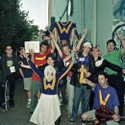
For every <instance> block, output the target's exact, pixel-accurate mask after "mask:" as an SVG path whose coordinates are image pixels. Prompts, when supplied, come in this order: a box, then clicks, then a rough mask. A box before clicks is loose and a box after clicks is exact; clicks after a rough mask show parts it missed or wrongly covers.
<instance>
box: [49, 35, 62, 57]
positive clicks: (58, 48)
mask: <svg viewBox="0 0 125 125" xmlns="http://www.w3.org/2000/svg"><path fill="white" fill-rule="evenodd" d="M51 39H52V40H51V41H52V43H53V46H55V47H56V49H57V51H58V53H59V56H60V57H62V56H63V54H62V51H61V49H60V47H59V45H58V44H57V40H56V38H55V36H54V35H53V33H51Z"/></svg>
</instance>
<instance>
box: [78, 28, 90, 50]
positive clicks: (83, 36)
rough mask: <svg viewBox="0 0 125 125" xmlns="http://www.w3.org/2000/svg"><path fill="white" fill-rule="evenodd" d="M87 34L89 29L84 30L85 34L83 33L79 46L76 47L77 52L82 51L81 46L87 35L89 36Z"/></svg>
mask: <svg viewBox="0 0 125 125" xmlns="http://www.w3.org/2000/svg"><path fill="white" fill-rule="evenodd" d="M87 32H88V30H87V28H85V29H84V33H83V35H82V37H81V39H80V40H79V42H78V44H77V46H76V50H77V51H78V50H79V49H80V46H81V44H82V42H83V40H84V39H85V37H86V35H87Z"/></svg>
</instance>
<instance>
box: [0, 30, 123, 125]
mask: <svg viewBox="0 0 125 125" xmlns="http://www.w3.org/2000/svg"><path fill="white" fill-rule="evenodd" d="M87 32H88V31H87V30H86V29H85V30H84V33H83V35H82V36H81V38H80V39H79V40H78V42H76V44H74V45H73V46H71V45H70V41H69V40H61V41H57V38H56V36H55V35H54V33H52V32H51V31H50V32H49V33H48V34H47V35H45V36H43V41H42V42H41V44H40V53H34V52H33V51H32V50H31V51H30V53H28V54H26V53H25V49H24V47H20V48H19V49H18V57H16V56H15V55H14V53H13V48H12V46H11V45H7V46H6V47H5V49H4V56H2V57H1V58H0V71H1V76H2V81H5V80H8V84H9V107H10V108H13V107H14V106H15V100H14V96H15V80H16V79H17V78H18V77H19V76H21V78H23V83H24V90H25V91H26V97H27V105H26V107H27V108H30V111H31V112H32V116H31V119H30V121H31V122H33V123H35V124H37V125H59V124H60V121H61V108H60V107H61V105H66V107H67V112H68V115H69V116H70V119H69V120H70V122H71V123H74V122H76V121H77V119H78V117H79V114H80V118H81V121H82V124H83V125H85V124H86V121H89V120H90V119H91V120H93V121H94V120H96V122H94V124H95V125H98V124H101V122H102V121H101V118H100V117H99V119H98V121H97V117H96V110H97V109H98V108H100V107H101V106H107V107H108V108H109V109H110V110H112V112H113V114H112V116H111V118H109V119H108V120H107V119H106V118H102V119H103V122H104V119H105V121H106V122H107V124H108V125H118V124H119V121H120V115H122V113H123V107H124V92H125V90H124V88H125V82H124V74H125V69H124V68H122V65H123V63H124V62H123V60H122V58H123V57H124V56H125V39H123V37H122V36H121V35H119V37H118V38H119V40H120V41H121V45H122V47H121V48H120V49H116V43H115V41H114V40H112V39H111V40H108V41H107V43H106V45H107V53H106V54H105V55H104V54H103V56H102V52H101V49H100V48H99V47H98V46H92V43H90V42H89V41H85V37H86V35H87ZM18 73H19V74H18ZM1 107H2V105H1ZM90 109H91V111H90ZM109 117H110V116H109Z"/></svg>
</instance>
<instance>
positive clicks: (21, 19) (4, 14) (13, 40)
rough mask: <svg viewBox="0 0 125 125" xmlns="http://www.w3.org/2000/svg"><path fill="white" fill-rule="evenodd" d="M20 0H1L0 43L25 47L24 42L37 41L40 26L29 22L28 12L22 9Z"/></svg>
mask: <svg viewBox="0 0 125 125" xmlns="http://www.w3.org/2000/svg"><path fill="white" fill-rule="evenodd" d="M20 6H21V1H20V0H1V3H0V42H1V44H2V45H3V44H6V43H9V44H13V45H15V46H17V45H23V43H24V41H29V40H32V39H35V38H36V37H37V34H38V32H39V30H38V26H35V25H33V24H32V21H29V20H28V18H27V17H28V12H26V11H22V10H21V9H20Z"/></svg>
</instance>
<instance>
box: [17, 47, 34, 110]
mask: <svg viewBox="0 0 125 125" xmlns="http://www.w3.org/2000/svg"><path fill="white" fill-rule="evenodd" d="M18 52H19V57H18V61H19V65H20V67H21V70H20V72H21V76H22V78H23V82H24V90H25V91H26V96H27V106H26V107H27V108H30V105H31V85H32V79H31V77H32V69H31V67H30V66H29V65H28V63H27V60H26V57H25V56H26V55H25V50H24V47H20V48H19V51H18Z"/></svg>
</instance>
